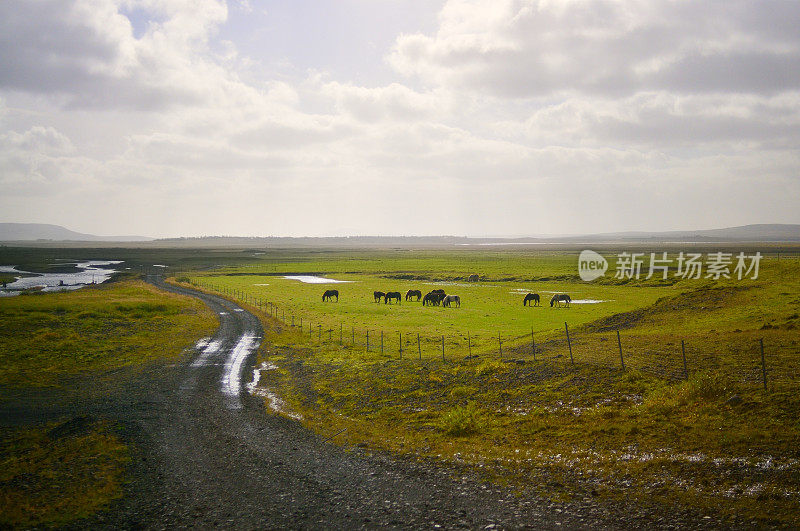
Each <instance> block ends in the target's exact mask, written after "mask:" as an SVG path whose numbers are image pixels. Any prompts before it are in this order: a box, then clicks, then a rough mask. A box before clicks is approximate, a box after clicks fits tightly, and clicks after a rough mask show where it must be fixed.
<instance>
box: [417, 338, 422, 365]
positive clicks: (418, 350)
mask: <svg viewBox="0 0 800 531" xmlns="http://www.w3.org/2000/svg"><path fill="white" fill-rule="evenodd" d="M417 352H418V353H419V361H422V347H421V346H420V344H419V332H417Z"/></svg>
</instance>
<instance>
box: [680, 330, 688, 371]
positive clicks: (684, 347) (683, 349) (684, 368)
mask: <svg viewBox="0 0 800 531" xmlns="http://www.w3.org/2000/svg"><path fill="white" fill-rule="evenodd" d="M681 354H683V377H684V378H685V379H687V380H688V379H689V371H688V370H687V369H686V345H685V344H684V342H683V339H681Z"/></svg>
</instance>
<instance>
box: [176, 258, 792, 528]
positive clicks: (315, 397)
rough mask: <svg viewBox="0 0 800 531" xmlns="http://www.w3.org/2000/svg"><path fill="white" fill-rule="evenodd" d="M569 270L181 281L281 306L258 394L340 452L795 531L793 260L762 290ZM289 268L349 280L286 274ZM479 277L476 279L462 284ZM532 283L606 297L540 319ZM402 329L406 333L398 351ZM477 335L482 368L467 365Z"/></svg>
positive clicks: (391, 265)
mask: <svg viewBox="0 0 800 531" xmlns="http://www.w3.org/2000/svg"><path fill="white" fill-rule="evenodd" d="M420 254H422V255H423V256H419V255H420ZM575 261H576V254H575V253H563V254H557V253H556V254H553V253H536V252H532V253H520V252H501V253H494V252H491V253H490V252H481V251H477V252H475V251H472V252H460V253H454V252H449V253H435V252H426V253H415V256H413V257H411V256H409V253H407V252H405V253H404V252H400V251H396V252H384V253H377V256H375V257H374V258H372V257H371V256H370V254H368V253H338V254H337V253H328V254H327V255H322V254H321V255H319V256H317V257H316V258H315V259H313V260H308V261H287V262H286V263H279V262H275V261H272V262H270V263H269V264H264V265H263V266H252V265H250V266H246V267H235V268H228V269H223V270H219V271H216V272H213V273H204V274H200V275H196V274H195V275H186V278H184V280H191V281H192V282H193V283H195V284H196V285H199V286H204V288H205V289H218V290H221V291H223V292H225V293H228V294H230V296H231V297H233V298H237V299H238V300H244V299H246V300H248V301H250V303H251V306H252V304H255V305H258V304H259V303H260V302H263V301H265V300H266V301H269V302H271V303H273V304H275V305H276V307H277V312H276V311H275V310H274V309H273V308H270V307H266V311H262V312H261V315H262V317H263V319H264V320H265V321H266V322H267V323H268V324H269V323H272V324H273V325H276V327H273V329H272V331H270V332H268V334H267V338H266V342H265V344H266V345H267V346H266V347H265V348H266V350H265V352H263V353H262V359H263V360H268V361H270V362H271V363H273V364H274V365H275V366H277V367H278V368H277V369H273V370H264V371H262V379H261V382H262V383H263V385H267V386H271V387H273V388H275V389H277V390H278V391H279V393H280V394H281V395H282V396H283V397H285V398H286V399H287V401H288V403H289V404H290V405H291V407H292V408H293V409H294V410H295V411H296V412H298V413H300V414H302V415H303V417H304V419H305V422H306V423H307V424H308V425H309V426H311V427H313V428H315V429H317V430H319V431H320V433H322V434H324V435H325V436H326V437H327V436H332V435H334V434H337V433H338V432H339V431H341V430H342V429H345V428H346V431H344V432H343V433H341V434H339V435H337V436H336V439H335V440H336V441H338V442H339V443H341V444H362V445H363V444H367V445H369V446H374V447H377V448H382V449H386V450H389V451H391V452H397V453H401V454H407V455H414V456H420V457H424V458H431V457H432V458H436V459H444V460H448V461H453V462H455V463H461V464H466V465H468V466H472V467H476V468H478V469H479V470H483V471H485V472H486V473H487V475H488V476H489V477H492V478H493V479H494V480H496V481H503V482H509V483H512V484H515V485H519V486H520V488H531V487H533V488H536V489H537V490H539V491H540V492H541V494H542V495H545V496H551V497H555V498H559V499H562V498H567V499H568V498H570V497H574V496H581V497H583V496H594V495H600V496H604V497H607V498H609V499H614V498H618V497H619V498H623V497H624V498H635V499H638V500H639V501H640V502H641V503H643V504H648V503H654V504H673V505H676V506H678V507H681V506H685V507H693V508H695V509H699V510H701V511H709V512H713V513H714V514H716V515H718V516H719V517H720V518H722V519H723V521H730V522H733V521H739V522H742V521H747V522H756V523H760V524H774V525H796V524H797V523H798V520H797V516H796V515H797V514H799V513H798V511H800V451H799V450H798V448H800V423H799V422H798V420H797V419H798V412H800V399H798V397H797V394H796V393H795V392H794V390H795V389H796V386H797V384H798V376H797V375H798V374H800V372H798V370H799V369H800V364H798V360H799V359H800V347H799V346H798V340H800V335H798V333H797V329H796V326H797V325H798V324H800V322H799V320H798V314H800V280H799V279H800V262H798V260H797V258H790V259H786V258H783V259H778V258H777V257H767V258H765V259H764V260H763V261H762V264H761V274H760V277H759V278H758V279H757V280H752V279H748V280H741V281H739V280H735V279H733V280H725V279H722V280H718V281H714V280H710V279H701V280H681V281H678V282H674V281H669V282H658V281H656V282H652V281H639V282H636V281H628V282H620V281H618V280H615V279H612V278H605V279H604V280H601V281H599V282H594V283H590V284H587V283H584V282H582V281H580V280H579V279H578V278H577V270H576V264H575ZM293 273H294V274H297V273H313V274H318V275H326V276H329V277H332V278H335V279H339V280H350V281H352V283H347V284H337V285H314V284H302V283H300V282H297V281H293V280H287V279H284V278H282V275H284V274H293ZM470 274H479V275H481V281H480V282H478V283H468V282H466V281H465V279H466V277H467V276H468V275H470ZM438 286H442V287H444V288H445V289H446V290H447V291H448V293H455V294H458V295H460V296H461V297H462V306H461V308H460V309H458V308H452V309H445V308H423V307H422V306H421V304H420V303H406V302H405V301H404V302H403V303H402V304H401V305H391V306H389V305H385V304H383V303H381V304H375V303H374V302H373V300H372V292H373V290H376V289H377V290H381V291H387V290H392V291H401V292H405V291H406V290H407V289H412V288H415V289H420V290H422V291H423V293H424V292H425V291H428V290H430V289H433V288H434V287H438ZM331 287H333V288H337V289H338V290H339V291H340V296H341V298H340V302H339V303H338V304H337V303H323V302H322V301H321V296H322V292H323V291H324V290H325V289H328V288H331ZM528 290H530V291H534V292H538V293H540V294H542V295H544V294H545V293H546V292H549V291H562V292H567V293H570V294H571V295H572V296H573V297H574V298H578V299H600V300H605V301H608V302H604V303H600V304H586V305H578V304H574V305H573V306H572V308H570V309H569V310H567V309H551V308H550V307H549V306H548V305H547V302H546V297H545V301H544V302H545V305H544V307H541V308H523V307H522V297H523V292H525V291H528ZM275 317H277V318H278V319H277V320H276V319H275ZM292 317H294V320H295V324H299V319H300V318H302V319H303V326H304V328H303V329H302V330H301V329H300V328H299V327H298V326H294V327H292V326H290V325H291V318H292ZM565 321H567V322H568V323H569V326H570V331H571V340H572V344H571V346H572V350H573V358H572V359H574V363H571V362H570V360H571V358H570V353H569V348H568V346H567V343H566V340H565V337H564V336H565V334H564V328H563V327H564V322H565ZM309 324H310V325H311V330H310V331H309ZM318 325H322V329H323V330H331V335H330V340H329V339H328V336H327V335H326V333H325V332H323V334H322V338H321V340H320V335H319V328H318ZM340 327H341V329H342V330H343V334H342V336H343V338H342V339H343V343H344V344H340V342H339V330H340ZM353 329H355V330H356V332H357V339H356V344H355V345H354V346H353V345H351V341H352V339H351V338H352V336H351V334H352V330H353ZM531 329H533V332H534V337H535V339H536V341H537V355H536V359H535V360H534V358H533V353H532V351H531V346H530V333H531ZM367 330H370V333H371V338H372V339H371V345H370V350H369V351H367V350H366V344H365V341H364V340H365V332H366V331H367ZM380 331H384V339H385V349H384V352H383V353H381V352H380V349H379V344H378V341H379V339H378V338H379V333H380ZM617 331H619V332H620V338H621V343H622V345H623V350H624V361H625V363H626V369H625V370H622V367H621V360H620V355H619V345H618V343H617V336H616V333H617ZM399 332H402V333H403V335H404V338H406V341H408V343H406V345H405V346H404V348H405V349H406V350H405V351H404V353H403V357H402V359H401V357H400V355H399V352H398V347H399V345H398V343H397V339H398V334H399ZM468 332H469V334H470V339H471V340H472V341H473V351H472V353H473V354H474V355H477V357H475V358H467V354H468V352H469V351H468V346H467V340H466V336H467V333H468ZM498 332H500V334H501V338H502V339H503V340H504V343H503V348H504V354H503V356H502V357H501V356H500V353H499V348H498V345H497V342H496V337H497V334H498ZM417 333H419V334H421V336H422V337H423V344H422V348H423V360H422V361H418V360H417V359H416V358H417V351H416V344H415V343H416V334H417ZM443 334H444V335H445V336H446V341H445V353H446V360H445V361H444V362H443V361H442V359H441V350H440V342H439V338H440V337H441V335H443ZM426 339H427V341H425V340H426ZM760 339H763V340H764V344H765V351H766V356H765V358H766V361H767V371H766V372H767V376H768V388H767V390H766V391H765V390H764V389H763V381H762V365H761V357H760V350H759V343H758V341H759V340H760ZM682 340H683V341H684V344H685V350H686V353H687V373H688V374H687V373H684V370H683V360H682V350H681V341H682Z"/></svg>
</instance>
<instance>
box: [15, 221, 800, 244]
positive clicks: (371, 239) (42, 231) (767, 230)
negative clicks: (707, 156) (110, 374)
mask: <svg viewBox="0 0 800 531" xmlns="http://www.w3.org/2000/svg"><path fill="white" fill-rule="evenodd" d="M0 241H5V242H31V243H29V244H28V245H30V244H33V245H50V246H52V245H53V244H56V243H58V242H141V244H142V245H143V246H145V247H151V246H153V247H271V248H280V247H300V248H318V247H330V248H348V247H352V248H359V247H365V248H393V247H397V248H425V247H430V248H447V247H454V246H471V245H526V244H531V245H559V244H562V245H569V246H573V245H579V244H581V243H620V242H622V243H637V242H639V243H651V242H697V243H713V242H720V243H727V242H730V243H736V242H800V225H786V224H784V225H780V224H760V225H744V226H741V227H728V228H724V229H708V230H693V231H665V232H644V231H629V232H606V233H598V234H583V235H574V234H573V235H563V236H533V237H523V238H499V237H497V238H494V237H493V238H468V237H465V236H339V237H300V238H294V237H285V236H268V237H244V236H202V237H190V238H164V239H158V240H156V239H153V238H145V237H143V236H97V235H94V234H82V233H79V232H74V231H71V230H69V229H66V228H64V227H61V226H58V225H46V224H43V223H0Z"/></svg>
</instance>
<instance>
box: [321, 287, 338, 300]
mask: <svg viewBox="0 0 800 531" xmlns="http://www.w3.org/2000/svg"><path fill="white" fill-rule="evenodd" d="M334 297H336V302H339V290H338V289H329V290H328V291H326V292H325V293H323V294H322V302H325V301H326V300H328V301H329V300H331V299H333V298H334Z"/></svg>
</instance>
